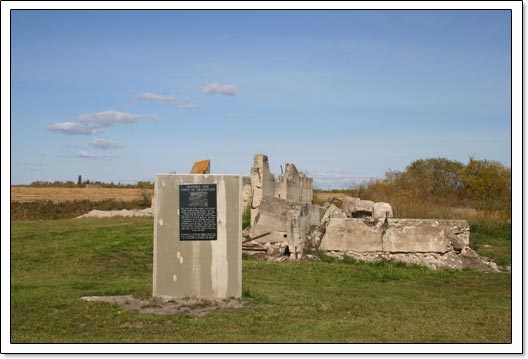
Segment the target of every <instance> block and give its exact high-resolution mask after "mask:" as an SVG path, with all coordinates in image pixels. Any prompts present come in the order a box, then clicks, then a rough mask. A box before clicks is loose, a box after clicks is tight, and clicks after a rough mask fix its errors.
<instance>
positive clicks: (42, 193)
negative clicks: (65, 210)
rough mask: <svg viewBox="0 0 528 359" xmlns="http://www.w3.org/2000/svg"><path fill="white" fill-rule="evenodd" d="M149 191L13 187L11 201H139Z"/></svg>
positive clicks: (134, 189)
mask: <svg viewBox="0 0 528 359" xmlns="http://www.w3.org/2000/svg"><path fill="white" fill-rule="evenodd" d="M145 191H148V193H150V194H152V190H145V189H139V188H55V187H44V188H35V187H18V186H12V187H11V201H12V202H35V201H53V202H66V201H79V200H90V201H103V200H108V199H111V200H118V201H125V202H129V201H137V200H138V198H141V197H142V193H144V192H145Z"/></svg>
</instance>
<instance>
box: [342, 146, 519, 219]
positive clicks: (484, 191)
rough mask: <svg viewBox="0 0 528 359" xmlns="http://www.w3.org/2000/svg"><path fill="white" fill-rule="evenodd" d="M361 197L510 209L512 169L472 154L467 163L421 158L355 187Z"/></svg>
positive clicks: (354, 189) (502, 209) (476, 207)
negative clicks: (400, 168)
mask: <svg viewBox="0 0 528 359" xmlns="http://www.w3.org/2000/svg"><path fill="white" fill-rule="evenodd" d="M352 191H354V192H356V194H357V195H358V196H359V197H363V198H370V199H373V200H379V201H383V198H385V199H387V198H396V199H397V200H407V201H422V202H424V203H434V204H440V205H446V206H453V207H457V206H458V207H472V208H475V209H479V210H486V211H510V210H511V199H512V197H511V196H512V194H511V168H509V167H506V166H504V165H503V164H502V163H500V162H497V161H489V160H477V159H475V158H472V157H470V159H469V161H468V163H467V164H463V163H462V162H459V161H453V160H449V159H447V158H429V159H419V160H416V161H414V162H412V163H411V164H410V165H409V166H407V167H406V169H405V170H403V171H388V172H387V173H386V174H385V178H383V179H376V180H372V181H370V182H368V183H366V184H362V185H359V186H357V187H355V188H353V189H352Z"/></svg>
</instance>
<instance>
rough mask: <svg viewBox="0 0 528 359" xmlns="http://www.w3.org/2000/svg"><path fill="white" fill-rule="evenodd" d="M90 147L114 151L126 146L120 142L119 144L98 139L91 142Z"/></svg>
mask: <svg viewBox="0 0 528 359" xmlns="http://www.w3.org/2000/svg"><path fill="white" fill-rule="evenodd" d="M90 145H92V147H95V148H99V149H101V150H113V149H118V148H123V147H125V145H123V144H122V143H120V142H117V141H115V140H109V139H105V138H97V139H95V140H93V141H92V142H90Z"/></svg>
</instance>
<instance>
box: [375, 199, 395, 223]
mask: <svg viewBox="0 0 528 359" xmlns="http://www.w3.org/2000/svg"><path fill="white" fill-rule="evenodd" d="M393 216H394V214H393V213H392V206H391V205H390V204H389V203H386V202H376V203H374V211H373V212H372V217H373V218H381V219H385V218H392V217H393Z"/></svg>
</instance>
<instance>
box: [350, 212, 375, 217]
mask: <svg viewBox="0 0 528 359" xmlns="http://www.w3.org/2000/svg"><path fill="white" fill-rule="evenodd" d="M351 217H352V218H365V217H372V212H371V211H354V212H352V213H351Z"/></svg>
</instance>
